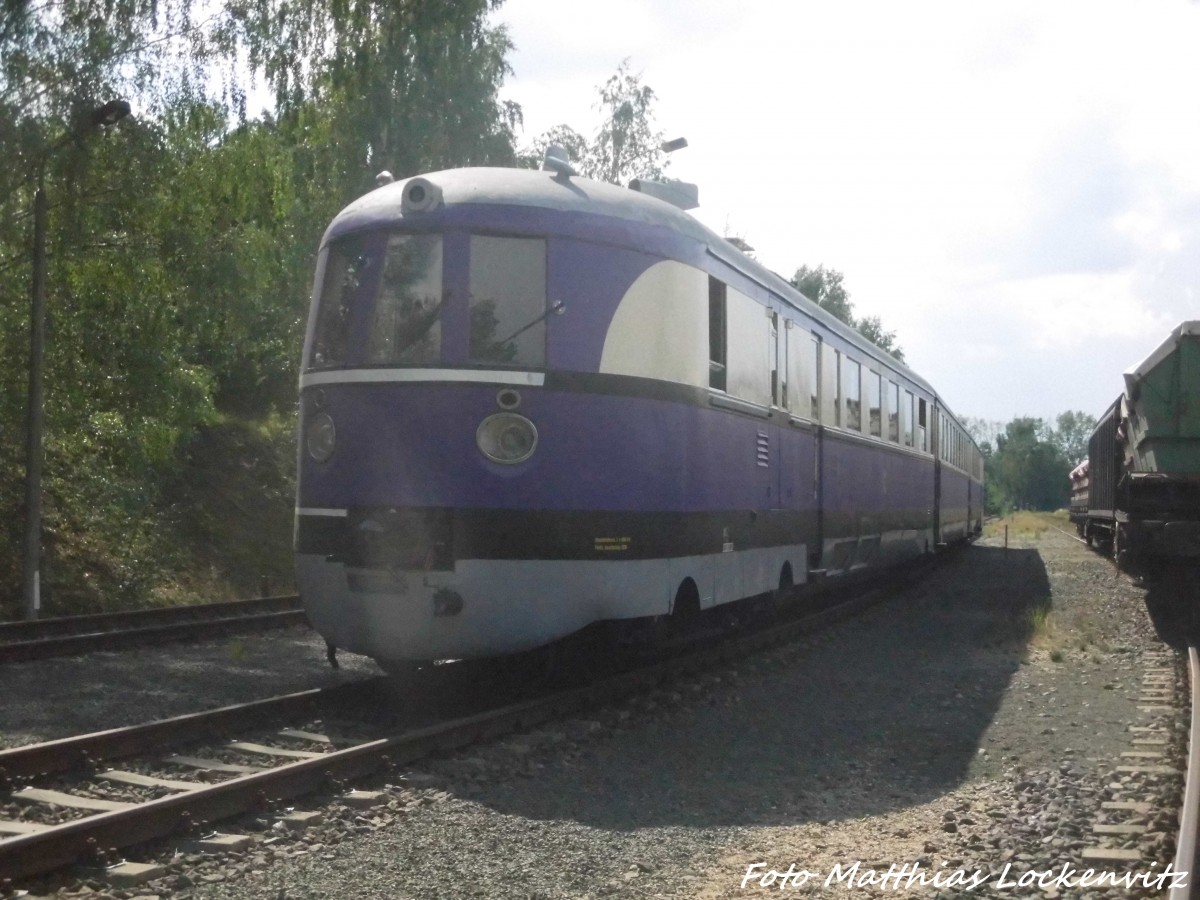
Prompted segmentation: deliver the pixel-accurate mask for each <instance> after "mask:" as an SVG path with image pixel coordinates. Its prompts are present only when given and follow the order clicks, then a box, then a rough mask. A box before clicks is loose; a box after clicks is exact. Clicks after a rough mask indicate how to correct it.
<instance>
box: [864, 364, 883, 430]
mask: <svg viewBox="0 0 1200 900" xmlns="http://www.w3.org/2000/svg"><path fill="white" fill-rule="evenodd" d="M881 387H882V378H881V377H880V375H879V373H878V372H872V371H871V370H870V369H868V370H867V416H868V422H869V424H870V426H871V434H873V435H874V436H875V437H882V436H883V409H882V408H881V407H880V403H881V402H882V397H881V394H882V393H883V391H882V389H881Z"/></svg>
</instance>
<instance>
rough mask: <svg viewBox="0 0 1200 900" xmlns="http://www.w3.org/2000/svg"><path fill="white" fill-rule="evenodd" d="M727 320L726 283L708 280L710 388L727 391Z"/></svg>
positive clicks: (711, 278) (714, 279) (710, 277)
mask: <svg viewBox="0 0 1200 900" xmlns="http://www.w3.org/2000/svg"><path fill="white" fill-rule="evenodd" d="M725 322H726V319H725V282H723V281H720V280H718V279H716V278H713V277H712V276H711V275H710V276H709V278H708V386H709V387H711V388H716V389H717V390H718V391H723V390H725V385H726V378H725V373H726V371H727V368H728V364H729V356H728V352H727V348H728V346H729V345H728V341H727V339H726V334H727V331H726V324H725Z"/></svg>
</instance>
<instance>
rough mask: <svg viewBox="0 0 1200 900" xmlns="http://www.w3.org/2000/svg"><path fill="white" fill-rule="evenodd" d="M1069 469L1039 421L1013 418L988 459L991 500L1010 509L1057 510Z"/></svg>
mask: <svg viewBox="0 0 1200 900" xmlns="http://www.w3.org/2000/svg"><path fill="white" fill-rule="evenodd" d="M1070 469H1071V464H1070V463H1068V461H1067V459H1066V457H1064V456H1063V454H1062V451H1061V449H1060V448H1059V447H1058V445H1057V444H1056V443H1055V441H1054V435H1053V431H1052V430H1051V429H1049V428H1047V426H1046V424H1045V423H1044V422H1043V421H1042V420H1041V419H1034V418H1017V419H1013V420H1012V421H1011V422H1009V423H1008V424H1007V425H1006V426H1005V428H1004V434H1002V435H999V436H998V437H997V439H996V449H995V451H994V452H993V453H992V454H991V456H990V457H989V459H988V460H987V479H988V483H989V487H990V491H991V492H992V493H991V494H990V497H991V498H993V500H999V501H1000V503H1001V505H1002V506H1003V507H1007V508H1010V509H1042V510H1052V509H1058V508H1059V507H1060V506H1063V505H1064V504H1065V502H1066V500H1067V493H1068V488H1067V473H1068V472H1069V471H1070Z"/></svg>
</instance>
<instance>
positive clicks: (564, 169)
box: [542, 144, 579, 178]
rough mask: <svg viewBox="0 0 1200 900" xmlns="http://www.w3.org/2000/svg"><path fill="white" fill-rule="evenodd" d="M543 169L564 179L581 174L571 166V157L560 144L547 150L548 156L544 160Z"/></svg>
mask: <svg viewBox="0 0 1200 900" xmlns="http://www.w3.org/2000/svg"><path fill="white" fill-rule="evenodd" d="M542 169H543V170H544V171H546V172H553V173H554V174H555V175H561V176H562V177H563V178H570V177H571V176H572V175H578V174H579V173H578V172H576V171H575V167H574V166H572V165H571V157H569V156H568V155H567V151H566V150H565V149H564V148H562V147H560V146H559V145H558V144H551V145H550V146H548V147H547V148H546V156H545V157H544V158H543V159H542Z"/></svg>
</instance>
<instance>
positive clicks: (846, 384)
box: [842, 357, 862, 431]
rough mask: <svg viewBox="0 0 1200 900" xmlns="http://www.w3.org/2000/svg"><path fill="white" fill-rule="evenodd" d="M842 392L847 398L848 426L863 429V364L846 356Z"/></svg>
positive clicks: (858, 429) (846, 423) (851, 428)
mask: <svg viewBox="0 0 1200 900" xmlns="http://www.w3.org/2000/svg"><path fill="white" fill-rule="evenodd" d="M842 363H843V364H842V393H843V395H844V396H845V398H846V422H845V425H846V428H848V429H850V430H851V431H862V365H861V364H859V363H857V362H855V361H854V360H852V359H850V358H849V357H844V358H843V360H842Z"/></svg>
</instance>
